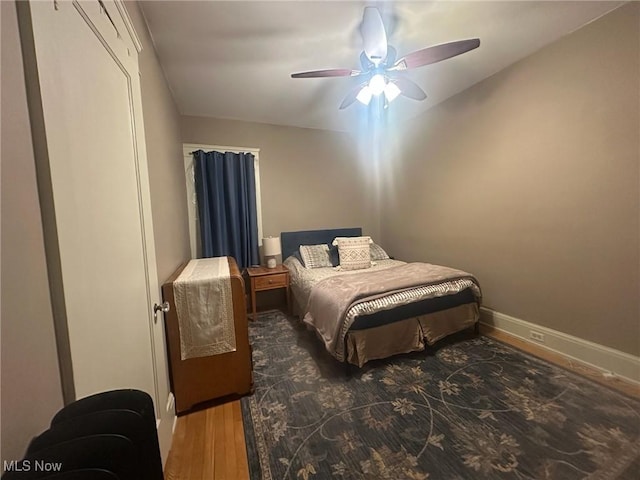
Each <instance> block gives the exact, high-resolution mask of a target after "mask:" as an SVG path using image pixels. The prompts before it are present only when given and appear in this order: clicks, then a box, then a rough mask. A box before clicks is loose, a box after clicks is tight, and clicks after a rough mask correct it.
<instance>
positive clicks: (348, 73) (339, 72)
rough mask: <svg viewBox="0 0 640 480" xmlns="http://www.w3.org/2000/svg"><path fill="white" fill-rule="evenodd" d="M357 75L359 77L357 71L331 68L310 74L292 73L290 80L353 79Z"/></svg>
mask: <svg viewBox="0 0 640 480" xmlns="http://www.w3.org/2000/svg"><path fill="white" fill-rule="evenodd" d="M358 75H360V71H359V70H350V69H348V68H332V69H329V70H313V71H310V72H300V73H292V74H291V78H321V77H355V76H358Z"/></svg>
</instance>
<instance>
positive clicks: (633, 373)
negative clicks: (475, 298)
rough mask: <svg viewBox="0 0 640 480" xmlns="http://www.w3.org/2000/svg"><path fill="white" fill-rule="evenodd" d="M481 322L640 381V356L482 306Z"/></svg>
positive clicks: (572, 357)
mask: <svg viewBox="0 0 640 480" xmlns="http://www.w3.org/2000/svg"><path fill="white" fill-rule="evenodd" d="M480 323H481V324H483V325H487V326H490V327H493V328H495V329H497V330H501V331H503V332H506V333H508V334H510V335H513V336H514V337H518V338H519V339H521V340H524V341H526V342H529V343H531V344H534V345H537V346H539V347H542V348H546V349H547V350H550V351H552V352H555V353H559V354H561V355H564V356H565V357H568V358H571V359H573V360H577V361H579V362H582V363H586V364H588V365H589V366H591V367H594V368H596V369H598V370H601V371H602V373H603V375H605V376H618V377H622V378H624V379H625V380H628V381H630V382H633V383H640V357H636V356H634V355H630V354H628V353H624V352H621V351H619V350H615V349H613V348H609V347H605V346H603V345H599V344H597V343H593V342H590V341H588V340H583V339H581V338H578V337H574V336H572V335H567V334H566V333H562V332H559V331H557V330H552V329H551V328H547V327H541V326H539V325H536V324H534V323H529V322H526V321H524V320H520V319H519V318H515V317H511V316H509V315H505V314H504V313H500V312H496V311H494V310H491V309H489V308H484V307H482V308H481V309H480ZM531 331H533V332H534V334H535V333H539V334H542V335H543V338H544V341H543V342H541V341H535V340H532V339H531Z"/></svg>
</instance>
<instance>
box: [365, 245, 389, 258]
mask: <svg viewBox="0 0 640 480" xmlns="http://www.w3.org/2000/svg"><path fill="white" fill-rule="evenodd" d="M369 251H370V253H371V261H372V262H375V261H376V260H387V259H388V258H389V255H388V254H387V252H385V251H384V248H382V247H381V246H380V245H378V244H377V243H372V244H371V245H369Z"/></svg>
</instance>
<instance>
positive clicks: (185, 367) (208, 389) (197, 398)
mask: <svg viewBox="0 0 640 480" xmlns="http://www.w3.org/2000/svg"><path fill="white" fill-rule="evenodd" d="M227 259H228V262H229V271H230V274H231V290H232V297H233V315H234V323H235V336H236V350H235V351H234V352H229V353H222V354H219V355H211V356H208V357H197V358H189V359H186V360H182V359H181V351H180V329H179V326H178V316H177V313H176V308H175V297H174V290H173V282H174V280H175V279H176V278H178V276H179V275H180V273H181V272H182V270H183V269H184V267H185V266H186V263H185V264H184V265H182V266H181V267H180V268H179V269H178V270H177V271H176V272H175V273H174V274H173V275H171V277H170V278H169V279H168V280H167V281H166V282H165V283H164V284H163V285H162V295H163V298H164V301H165V302H169V305H170V310H169V312H167V313H165V317H164V318H165V330H166V337H167V349H168V357H169V376H170V381H171V391H172V392H173V394H174V396H175V401H176V413H183V412H185V411H187V410H189V409H191V408H193V407H194V406H195V405H196V404H198V403H202V402H206V401H209V400H213V399H216V398H220V397H224V396H227V395H234V394H237V395H245V394H247V393H249V392H251V389H252V372H251V346H250V345H249V332H248V327H247V307H246V302H245V288H244V280H243V279H242V275H241V273H240V270H239V269H238V265H237V264H236V261H235V260H234V259H233V258H231V257H227Z"/></svg>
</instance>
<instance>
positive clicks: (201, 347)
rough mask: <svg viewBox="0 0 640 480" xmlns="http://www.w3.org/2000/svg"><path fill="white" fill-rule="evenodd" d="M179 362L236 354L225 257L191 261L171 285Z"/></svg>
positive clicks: (228, 275)
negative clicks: (174, 307)
mask: <svg viewBox="0 0 640 480" xmlns="http://www.w3.org/2000/svg"><path fill="white" fill-rule="evenodd" d="M173 292H174V296H175V301H176V313H177V315H178V327H179V329H180V350H181V355H180V356H181V358H182V360H186V359H188V358H195V357H207V356H210V355H218V354H221V353H228V352H235V350H236V332H235V325H234V319H233V297H232V293H231V275H230V273H229V263H228V260H227V257H217V258H201V259H198V260H191V261H189V263H188V264H187V266H186V267H185V268H184V270H182V272H181V273H180V275H179V276H178V278H176V279H175V280H174V282H173Z"/></svg>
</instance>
